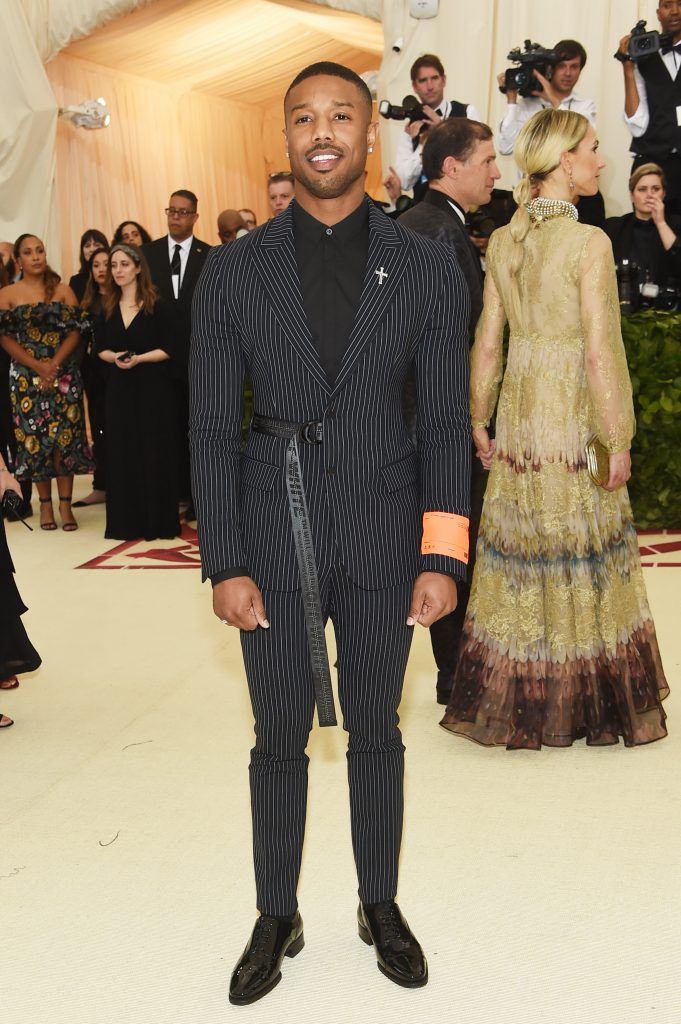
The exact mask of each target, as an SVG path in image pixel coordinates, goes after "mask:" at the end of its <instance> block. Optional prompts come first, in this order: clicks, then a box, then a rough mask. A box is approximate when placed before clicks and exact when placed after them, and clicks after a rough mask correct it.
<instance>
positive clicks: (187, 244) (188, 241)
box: [168, 235, 194, 256]
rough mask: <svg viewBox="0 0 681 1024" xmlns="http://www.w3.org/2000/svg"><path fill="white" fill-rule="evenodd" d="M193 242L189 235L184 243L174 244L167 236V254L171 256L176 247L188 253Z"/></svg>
mask: <svg viewBox="0 0 681 1024" xmlns="http://www.w3.org/2000/svg"><path fill="white" fill-rule="evenodd" d="M193 241H194V236H193V235H190V236H189V238H185V240H184V242H176V241H175V239H174V238H171V237H170V235H168V252H169V253H170V254H171V256H172V254H173V253H174V252H175V246H176V245H179V246H180V248H181V249H182V251H183V252H189V250H190V249H191V247H192V242H193Z"/></svg>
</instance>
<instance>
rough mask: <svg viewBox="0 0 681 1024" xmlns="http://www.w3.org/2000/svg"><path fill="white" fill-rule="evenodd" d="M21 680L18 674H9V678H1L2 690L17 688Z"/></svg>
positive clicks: (0, 688)
mask: <svg viewBox="0 0 681 1024" xmlns="http://www.w3.org/2000/svg"><path fill="white" fill-rule="evenodd" d="M18 685H19V680H18V679H17V677H16V676H8V678H7V679H0V690H16V688H17V686H18Z"/></svg>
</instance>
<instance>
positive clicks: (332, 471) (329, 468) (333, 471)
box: [326, 466, 336, 476]
mask: <svg viewBox="0 0 681 1024" xmlns="http://www.w3.org/2000/svg"><path fill="white" fill-rule="evenodd" d="M326 475H327V476H335V475H336V467H335V466H327V467H326Z"/></svg>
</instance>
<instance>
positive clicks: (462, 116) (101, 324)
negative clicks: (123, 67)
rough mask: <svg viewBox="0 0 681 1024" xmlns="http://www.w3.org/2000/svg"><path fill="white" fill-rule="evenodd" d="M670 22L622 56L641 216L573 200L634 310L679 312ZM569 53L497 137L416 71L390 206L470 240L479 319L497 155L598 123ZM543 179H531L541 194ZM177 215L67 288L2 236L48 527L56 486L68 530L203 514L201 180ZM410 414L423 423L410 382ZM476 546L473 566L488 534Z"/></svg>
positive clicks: (9, 358) (276, 179) (34, 474)
mask: <svg viewBox="0 0 681 1024" xmlns="http://www.w3.org/2000/svg"><path fill="white" fill-rule="evenodd" d="M658 16H659V20H660V29H661V31H662V33H665V34H666V35H663V39H665V46H664V47H663V48H662V50H661V51H660V53H659V54H655V55H654V57H651V58H649V59H648V60H646V61H643V60H641V61H638V60H637V61H633V60H631V59H629V51H630V46H631V37H630V36H625V37H624V38H623V39H622V40H621V42H620V45H619V48H618V55H617V56H618V59H619V60H620V61H621V64H622V69H623V75H624V83H625V112H624V118H625V122H626V123H627V125H628V127H629V129H630V132H631V135H632V155H633V158H634V160H633V166H632V174H631V178H630V182H629V191H630V195H631V202H632V212H631V213H629V214H626V215H625V216H623V217H606V215H605V204H604V201H603V198H602V196H601V195H600V192H599V191H598V189H596V191H595V193H594V194H593V195H590V194H584V193H583V194H581V195H577V194H575V202H576V204H577V206H578V210H579V217H580V221H581V222H582V223H587V224H592V225H595V226H598V227H601V228H603V229H604V231H605V232H606V233H607V235H608V236H609V237H610V239H611V242H612V246H613V251H614V256H615V260H616V262H617V265H618V267H624V268H625V269H626V271H627V277H628V281H629V284H631V280H632V275H633V278H634V282H635V287H634V296H635V297H634V301H633V302H632V303H631V308H637V307H638V306H640V305H646V304H647V305H655V304H660V303H662V302H665V301H666V302H667V304H668V305H667V308H669V304H670V303H673V302H674V296H675V295H677V294H678V292H679V289H680V288H681V246H680V245H679V233H680V232H681V202H680V200H679V184H678V183H679V180H680V179H681V174H679V171H680V170H681V166H680V164H679V161H680V160H681V157H680V156H679V154H680V153H681V134H680V133H681V129H680V128H679V127H678V123H677V120H678V119H676V116H675V115H673V111H675V110H678V109H681V105H680V104H679V102H678V101H679V96H678V91H679V89H680V88H681V78H679V77H678V75H677V72H678V66H679V62H680V61H681V56H680V54H679V49H680V48H681V42H680V40H681V4H680V3H679V0H661V3H660V7H659V10H658ZM553 50H554V53H555V57H556V60H555V63H554V64H553V65H552V66H551V69H550V74H549V73H548V72H547V73H546V74H542V73H541V72H540V71H538V70H536V69H535V70H534V72H533V73H534V76H535V78H534V85H535V86H536V88H534V89H533V90H532V91H531V92H530V93H529V94H527V93H526V94H523V95H520V94H519V93H518V91H517V90H516V89H513V88H506V86H505V75H504V74H503V73H502V74H500V75H499V86H500V88H501V89H502V91H504V92H505V99H506V112H505V114H504V116H503V118H502V120H501V122H500V124H499V126H498V130H497V132H496V136H495V134H494V133H493V131H492V130H491V129H490V128H488V127H487V126H486V125H484V124H482V122H481V121H480V119H479V115H478V113H477V111H476V108H475V106H474V105H473V104H472V103H471V102H469V101H461V100H448V99H446V98H445V89H446V85H447V78H446V74H445V69H444V66H443V64H442V62H441V60H440V59H439V58H438V57H437V56H436V55H434V54H424V55H423V56H421V57H419V58H418V60H416V61H415V63H414V64H413V66H412V69H411V80H412V87H413V90H414V93H415V95H416V97H417V99H418V101H419V103H420V104H421V106H420V114H419V116H418V117H417V118H415V119H408V120H407V121H406V123H405V129H404V132H403V133H402V134H401V136H400V140H399V143H398V147H397V153H396V158H395V168H394V169H393V168H392V167H391V169H390V174H389V175H388V177H387V178H386V180H385V187H386V191H387V193H388V196H389V199H390V202H389V203H383V204H379V205H382V206H383V208H384V212H385V213H386V214H387V215H388V216H390V217H393V218H395V217H400V218H401V219H402V222H403V223H404V224H405V225H406V226H408V227H410V228H412V229H413V230H416V231H419V232H422V233H424V234H427V235H428V234H429V235H431V236H432V237H433V238H436V239H437V240H439V241H443V242H444V243H445V244H447V245H449V246H450V247H452V248H453V249H454V250H455V251H456V253H457V258H458V260H459V263H460V265H461V267H462V269H463V271H464V274H465V276H466V279H467V282H468V286H469V290H470V293H471V296H472V301H473V307H474V311H475V316H474V318H473V319H472V321H471V323H472V327H471V331H472V329H473V326H474V324H475V322H476V321H477V318H478V315H479V313H480V310H481V308H482V289H483V283H484V276H485V270H486V253H487V247H488V244H489V241H490V236H491V234H492V232H493V230H494V229H495V228H497V227H499V226H502V225H504V224H507V223H508V222H509V221H511V219H512V218H513V216H514V214H515V213H516V210H517V205H516V202H515V201H514V197H513V195H512V194H511V193H510V192H504V191H503V190H499V189H497V188H496V183H497V181H498V179H499V177H500V175H499V171H498V169H497V166H496V163H495V154H496V149H498V150H499V151H500V152H501V153H504V154H510V153H513V152H514V151H515V150H516V147H517V145H518V139H519V137H520V135H521V132H522V129H523V127H524V126H525V125H526V124H527V123H528V122H529V121H530V120H531V119H532V118H533V116H534V115H536V114H537V113H538V112H540V111H542V110H551V109H553V110H562V111H571V112H576V113H580V114H582V115H583V116H584V117H585V118H586V119H587V120H588V122H589V123H590V125H591V127H592V129H594V130H595V129H596V106H595V103H594V102H593V100H592V99H590V98H588V97H584V96H581V95H580V94H579V93H578V92H577V91H576V89H577V86H578V82H579V79H580V76H581V73H582V71H583V68H584V66H585V64H586V61H587V53H586V50H585V48H584V47H583V46H582V45H581V44H580V43H579V42H577V41H576V40H570V39H565V40H561V41H559V42H558V43H557V44H556V46H555V47H554V48H553ZM672 115H673V116H672ZM495 147H496V149H495ZM519 173H520V172H519ZM538 182H539V179H538V178H536V179H533V182H532V188H533V192H532V194H531V195H530V196H529V197H528V201H529V200H531V199H532V198H533V197H534V196H535V195H536V194H537V193H538V189H539V184H538ZM295 185H296V181H295V177H294V174H293V173H292V172H291V171H289V170H286V171H280V172H275V173H272V174H270V175H269V178H268V181H267V194H268V200H269V204H270V208H271V212H272V216H273V217H276V216H278V215H280V214H281V213H282V212H283V211H285V210H286V209H287V208H288V206H289V204H290V203H291V201H292V199H293V198H294V196H295ZM405 190H410V191H411V192H412V196H410V197H406V196H405V195H404V192H405ZM446 208H447V209H449V208H451V209H453V210H454V211H455V213H456V216H455V217H454V220H451V218H449V219H446V220H445V221H443V218H442V216H441V213H442V211H443V210H444V209H446ZM165 214H166V218H167V228H168V230H167V234H166V235H164V236H162V237H161V238H158V239H156V240H152V238H151V236H150V234H149V232H148V231H147V230H146V229H145V228H144V227H143V226H142V225H141V224H140V223H138V222H137V221H134V220H126V221H123V222H122V223H121V224H119V225H118V227H117V228H116V229H115V231H114V233H113V237H112V240H111V242H109V239H108V237H107V235H106V234H105V233H104V232H102V231H100V230H99V229H95V228H91V229H88V230H86V231H85V232H84V233H83V235H82V237H81V240H80V247H79V267H78V269H77V271H76V273H74V275H73V276H72V277H71V279H70V281H69V284H68V285H66V284H65V283H64V282H62V281H61V279H60V278H59V276H58V275H57V274H56V273H55V272H54V271H53V270H52V269H51V268H50V266H49V263H48V259H47V254H46V252H45V247H44V245H43V244H42V242H41V240H40V239H39V238H37V237H36V236H34V235H31V234H22V235H21V236H20V237H19V238H18V239H17V240H16V242H15V243H13V244H12V243H7V242H3V243H0V337H1V339H2V340H1V350H0V369H1V370H2V381H0V444H1V450H2V454H3V457H4V458H5V460H6V465H7V468H8V470H11V471H12V474H13V475H12V476H11V478H10V479H11V481H12V483H11V486H12V487H15V488H16V489H17V491H18V492H19V491H20V492H21V494H22V497H23V500H24V509H23V514H24V515H30V514H32V507H31V492H32V486H33V484H35V490H36V492H37V497H38V502H39V518H40V528H41V529H43V530H45V531H53V530H56V529H57V527H58V524H57V519H56V517H55V508H54V501H55V498H56V501H57V503H58V514H59V522H60V524H61V527H62V529H63V530H64V531H66V532H73V531H74V530H76V529H77V527H78V524H77V521H76V519H75V517H74V514H73V508H74V507H75V508H80V509H83V508H87V507H90V506H92V505H99V504H105V505H106V526H105V536H106V537H108V538H114V539H120V540H130V539H136V538H145V539H155V538H170V537H173V536H176V535H177V534H178V533H179V532H180V529H181V523H182V521H189V522H191V521H193V519H194V518H195V512H194V504H193V499H192V494H191V484H190V472H189V448H188V415H189V414H188V407H189V395H188V357H189V337H190V327H191V323H190V319H191V318H190V309H191V302H192V297H193V293H194V290H195V287H196V284H197V281H198V279H199V275H200V273H201V270H202V268H203V265H204V262H205V260H206V257H207V255H208V252H209V250H210V249H211V245H210V244H209V243H207V242H202V241H201V240H200V239H199V238H197V237H196V236H195V234H194V230H195V226H196V222H197V219H198V199H197V197H196V195H195V194H194V193H193V192H191V191H189V190H186V189H180V190H178V191H177V192H174V193H173V194H172V195H171V197H170V200H169V205H168V207H167V208H166V210H165ZM256 227H257V218H256V215H255V213H254V212H253V211H252V210H250V209H247V208H242V209H225V210H223V211H222V212H221V213H220V214H219V216H218V220H217V226H216V228H217V236H218V238H219V240H220V243H221V244H223V245H230V244H232V243H234V242H236V241H238V240H239V239H240V238H242V237H244V236H245V235H247V234H248V233H249V232H251V231H253V230H254V229H255V228H256ZM670 296H671V298H670ZM470 341H471V344H472V334H471V339H470ZM84 397H85V398H86V399H87V406H86V405H85V402H84ZM412 398H413V394H412ZM86 408H87V420H86ZM404 413H405V417H406V419H407V420H408V421H409V420H410V419H411V421H412V429H413V414H414V410H413V408H411V407H410V389H409V387H407V388H406V390H405V397H404ZM88 421H89V428H90V430H89V438H90V439H88V431H87V429H86V423H87V422H88ZM492 443H493V442H492ZM474 465H475V467H476V468H475V469H474V472H473V476H472V489H473V490H472V493H473V502H472V505H473V508H472V536H473V538H474V539H475V537H476V535H477V528H478V524H479V519H480V514H481V510H482V502H483V496H484V492H485V484H486V478H487V474H486V473H485V472H483V471H482V469H481V467H482V465H483V463H482V462H479V461H478V462H475V463H474ZM84 473H92V474H93V477H92V489H91V491H90V493H89V494H88V495H86V496H85V497H84V498H82V499H81V500H80V501H78V502H75V503H73V502H72V494H73V480H74V475H75V474H84ZM8 476H9V473H5V480H6V479H7V477H8ZM53 479H54V480H56V494H54V493H53V488H52V480H53ZM5 486H6V484H5ZM9 514H10V515H12V514H13V513H9ZM472 550H473V561H474V558H475V554H474V552H475V543H473V545H472ZM460 591H461V595H462V600H460V601H459V604H458V607H457V611H456V612H455V613H454V615H453V616H452V617H451V618H445V619H443V620H441V621H440V622H438V623H436V624H435V625H434V626H433V630H432V638H433V651H434V654H435V658H436V661H437V664H438V678H437V697H438V700H439V701H440V702H441V703H443V704H447V703H448V700H449V696H450V694H451V688H452V682H453V679H454V675H455V671H456V664H457V653H456V652H457V651H458V649H459V640H460V637H461V632H462V629H463V623H464V618H465V612H466V601H467V595H468V589H467V586H466V585H465V584H462V585H461V586H460ZM0 685H1V684H0Z"/></svg>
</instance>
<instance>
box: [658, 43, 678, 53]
mask: <svg viewBox="0 0 681 1024" xmlns="http://www.w3.org/2000/svg"><path fill="white" fill-rule="evenodd" d="M672 51H673V52H674V53H678V54H681V43H676V44H673V43H665V45H664V46H662V47H661V50H660V52H661V53H662V54H665V53H671V52H672Z"/></svg>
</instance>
